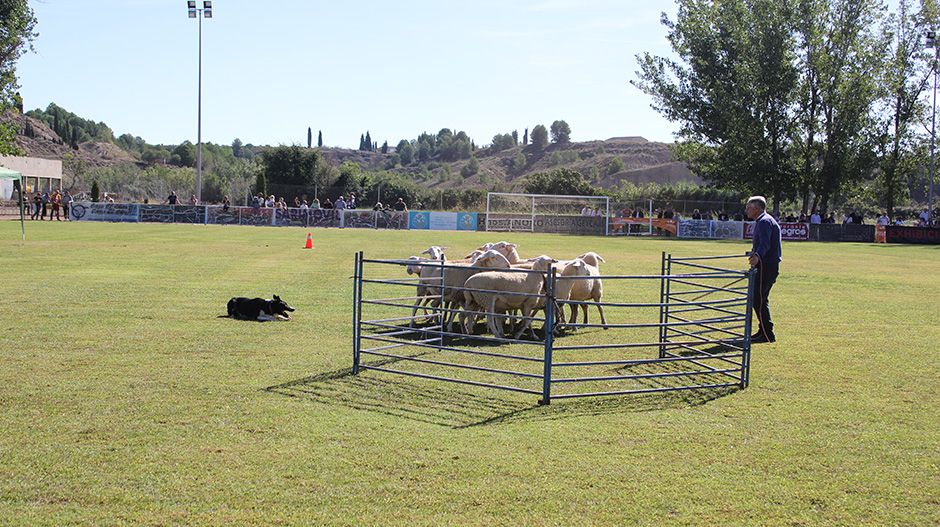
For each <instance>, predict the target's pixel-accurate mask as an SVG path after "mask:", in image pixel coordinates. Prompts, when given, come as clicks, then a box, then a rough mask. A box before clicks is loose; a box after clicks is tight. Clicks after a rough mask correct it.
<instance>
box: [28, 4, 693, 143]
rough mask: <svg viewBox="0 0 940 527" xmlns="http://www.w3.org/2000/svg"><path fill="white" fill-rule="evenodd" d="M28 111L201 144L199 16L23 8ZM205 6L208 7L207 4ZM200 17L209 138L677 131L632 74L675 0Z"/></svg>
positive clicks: (158, 7) (298, 7) (276, 7)
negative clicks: (61, 113)
mask: <svg viewBox="0 0 940 527" xmlns="http://www.w3.org/2000/svg"><path fill="white" fill-rule="evenodd" d="M29 3H30V6H31V7H32V8H33V10H34V12H35V14H36V18H37V19H38V25H37V30H38V32H39V37H38V38H37V39H36V40H35V42H34V47H35V53H29V54H27V55H26V56H24V57H23V58H21V59H20V61H19V63H18V66H17V73H18V77H19V83H20V86H21V88H20V93H21V95H22V96H23V104H24V107H25V109H27V110H30V109H35V108H45V107H46V106H47V105H48V104H49V103H50V102H55V103H56V104H58V105H59V106H62V107H64V108H66V109H67V110H69V111H72V112H74V113H76V114H78V115H80V116H82V117H84V118H86V119H93V120H95V121H103V122H105V123H107V124H108V125H109V126H110V127H111V128H112V130H113V131H114V133H115V136H117V135H120V134H123V133H130V134H133V135H137V136H140V137H142V138H144V139H145V140H146V141H147V142H148V143H153V144H158V143H163V144H177V143H180V142H182V141H185V140H187V139H188V140H190V141H192V142H196V133H197V93H198V90H197V86H198V82H197V79H198V75H197V74H198V44H199V35H198V31H199V29H198V26H199V22H198V21H197V20H195V19H190V18H188V16H187V9H186V2H185V1H184V0H123V1H118V0H82V1H76V0H30V2H29ZM198 5H200V6H202V1H201V0H200V1H199V2H198ZM212 6H213V18H211V19H205V20H203V21H202V60H203V65H202V140H203V141H205V142H213V143H219V144H231V142H232V141H233V140H234V139H235V138H239V139H241V140H242V142H243V143H246V144H248V143H251V144H255V145H280V144H294V143H297V144H302V145H306V141H307V128H308V127H310V128H312V129H313V134H314V142H316V134H317V132H318V131H320V130H322V131H323V140H324V144H325V145H326V146H339V147H344V148H356V147H358V146H359V143H358V141H359V136H360V135H361V134H364V133H365V132H366V131H367V130H368V131H369V132H370V134H371V136H372V138H373V140H375V141H377V142H378V143H379V144H380V145H381V144H382V142H384V141H386V140H387V141H388V142H389V144H391V145H395V144H396V143H398V141H399V140H400V139H414V138H415V137H417V136H418V135H419V134H420V133H422V132H425V131H426V132H429V133H437V131H438V130H440V129H441V128H445V127H446V128H451V129H453V130H463V131H466V132H467V134H469V136H470V137H471V138H472V139H473V140H474V141H475V142H476V143H477V145H485V144H489V143H490V142H491V141H492V139H493V136H494V135H495V134H501V133H509V132H512V131H513V130H518V132H519V134H520V136H521V135H522V133H523V131H524V129H525V128H529V129H530V130H531V129H532V128H533V127H534V126H535V125H538V124H542V125H545V126H546V127H549V126H550V125H551V123H552V122H553V121H555V120H556V119H564V120H565V121H566V122H567V123H568V124H569V126H570V127H571V131H572V140H574V141H589V140H594V139H607V138H610V137H619V136H642V137H645V138H647V139H649V140H653V141H671V140H672V138H673V137H672V132H673V131H674V130H675V128H676V126H675V125H674V124H673V123H670V122H668V121H666V120H665V119H663V118H662V117H661V116H660V115H659V114H658V113H656V112H655V111H654V110H652V109H651V108H650V102H651V100H650V98H649V97H647V96H646V95H644V94H643V93H642V92H640V91H639V90H637V89H636V88H634V87H633V86H632V85H631V84H630V80H632V79H634V78H635V75H636V74H635V72H636V70H637V69H638V68H637V63H636V59H635V56H636V54H638V53H642V52H645V51H649V52H651V53H654V54H656V55H668V54H669V47H668V43H667V42H666V39H665V36H666V29H665V28H664V27H663V26H662V25H661V24H660V22H659V20H660V13H661V12H662V11H666V12H667V13H668V14H669V16H670V18H674V15H675V10H676V6H675V4H674V3H673V2H671V1H666V2H649V1H645V2H644V1H638V0H577V1H576V0H480V1H462V2H458V1H450V0H436V1H425V0H404V1H402V2H388V1H383V2H379V1H372V0H355V1H349V2H345V1H344V2H339V1H329V2H327V1H290V0H280V1H278V0H273V1H265V2H262V1H254V2H249V1H247V0H214V1H213V3H212Z"/></svg>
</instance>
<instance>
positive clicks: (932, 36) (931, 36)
mask: <svg viewBox="0 0 940 527" xmlns="http://www.w3.org/2000/svg"><path fill="white" fill-rule="evenodd" d="M926 47H927V49H931V48H932V49H933V50H934V56H933V64H932V65H931V67H932V68H933V117H932V119H931V123H930V185H929V190H928V191H927V221H928V223H929V222H931V221H933V176H934V146H935V144H936V140H937V136H936V132H937V58H938V56H940V49H938V47H937V33H935V32H933V31H928V32H927V45H926Z"/></svg>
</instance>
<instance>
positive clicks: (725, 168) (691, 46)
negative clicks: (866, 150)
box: [632, 0, 799, 207]
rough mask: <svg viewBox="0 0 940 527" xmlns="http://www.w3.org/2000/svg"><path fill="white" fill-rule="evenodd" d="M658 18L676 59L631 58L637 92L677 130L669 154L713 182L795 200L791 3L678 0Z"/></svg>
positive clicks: (795, 85) (795, 79)
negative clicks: (669, 13)
mask: <svg viewBox="0 0 940 527" xmlns="http://www.w3.org/2000/svg"><path fill="white" fill-rule="evenodd" d="M678 3H679V11H678V14H677V18H676V21H675V22H672V21H670V20H669V19H668V18H667V17H666V15H665V14H663V16H662V22H663V24H664V25H665V26H666V27H667V28H668V29H669V35H668V40H669V42H670V44H671V46H672V48H673V50H674V51H675V52H676V54H677V55H678V56H679V59H680V60H681V61H682V62H681V63H680V62H678V61H675V60H671V59H667V58H663V57H655V56H652V55H650V54H649V53H645V54H643V55H641V56H638V57H637V59H638V62H639V65H640V71H639V72H637V74H638V78H639V79H638V80H636V81H632V82H633V84H634V85H635V86H637V87H638V88H640V89H641V90H642V91H644V92H646V93H647V94H649V95H651V96H652V97H653V100H654V105H653V107H654V109H656V110H657V111H659V112H660V113H661V114H663V115H664V116H665V117H666V118H667V119H669V120H671V121H677V122H679V123H680V128H679V131H678V132H677V136H678V139H679V141H678V143H677V146H676V148H675V153H676V156H677V157H678V158H679V159H680V160H682V161H685V162H687V163H689V165H690V167H691V169H692V171H693V172H694V173H696V174H697V175H699V176H701V177H702V178H703V179H705V180H706V181H710V182H713V183H716V184H718V185H721V186H724V187H727V188H732V189H740V190H746V191H748V192H753V193H761V194H767V195H771V196H772V197H773V198H774V200H773V204H774V207H777V206H779V202H780V201H782V200H783V199H786V198H788V197H791V195H792V194H793V193H794V188H795V178H796V173H795V170H794V166H793V160H792V156H793V154H792V143H793V133H794V130H795V124H796V120H795V113H794V112H795V107H794V103H795V100H796V94H797V89H798V86H799V84H798V76H797V72H796V68H795V65H794V58H795V51H796V50H795V41H794V38H793V35H792V27H793V13H792V11H791V9H790V5H789V4H787V3H783V2H777V1H775V0H753V1H747V0H723V1H716V2H713V1H710V0H678Z"/></svg>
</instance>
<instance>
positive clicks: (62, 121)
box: [26, 103, 120, 146]
mask: <svg viewBox="0 0 940 527" xmlns="http://www.w3.org/2000/svg"><path fill="white" fill-rule="evenodd" d="M26 115H27V116H29V117H32V118H33V119H36V120H39V121H42V122H43V123H45V124H46V126H48V127H49V128H52V131H53V132H55V133H56V134H58V136H59V137H61V138H62V142H63V143H65V144H68V143H71V142H72V136H73V134H77V135H76V136H75V138H76V141H77V142H78V143H84V142H86V141H99V142H104V143H116V141H115V139H114V133H113V132H112V131H111V128H110V127H109V126H108V125H106V124H104V123H102V122H98V123H96V122H94V121H90V120H87V119H82V118H81V117H79V116H77V115H75V114H74V113H72V112H70V111H68V110H66V109H64V108H62V107H60V106H57V105H56V104H55V103H49V105H48V106H47V107H46V109H45V110H44V111H43V110H38V109H37V110H30V111H28V112H26ZM73 129H77V130H78V132H73ZM119 146H120V145H119Z"/></svg>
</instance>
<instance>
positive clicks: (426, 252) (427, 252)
mask: <svg viewBox="0 0 940 527" xmlns="http://www.w3.org/2000/svg"><path fill="white" fill-rule="evenodd" d="M418 254H431V249H425V250H423V251H421V252H420V253H418Z"/></svg>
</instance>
